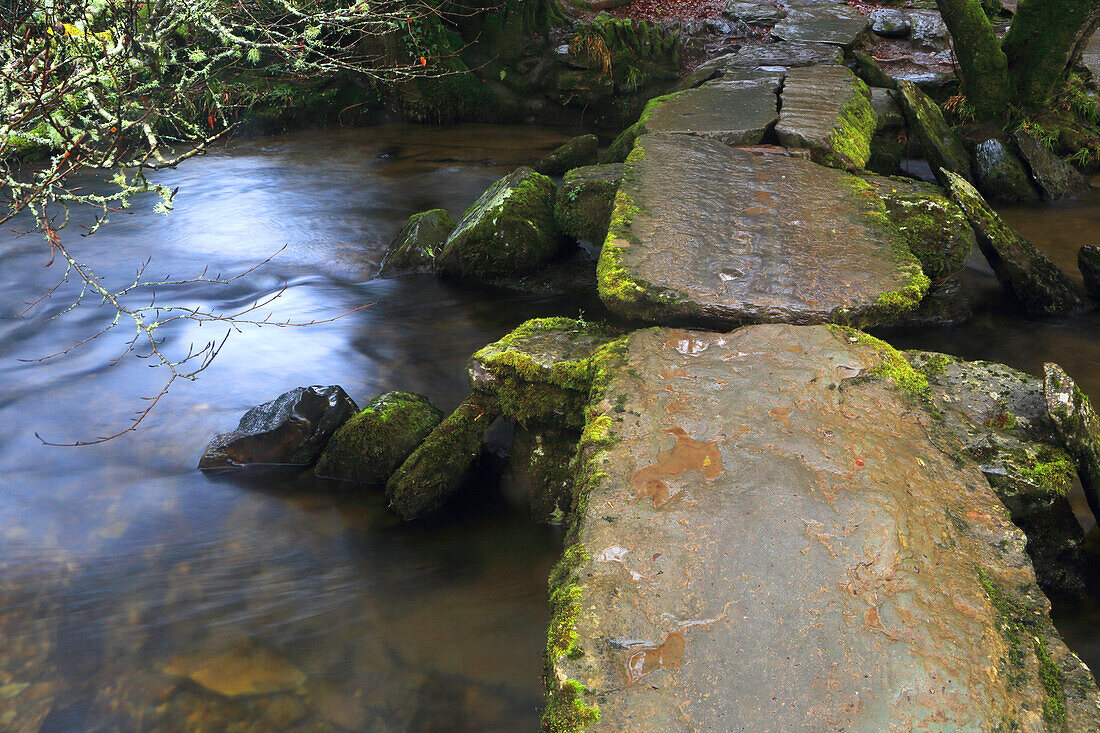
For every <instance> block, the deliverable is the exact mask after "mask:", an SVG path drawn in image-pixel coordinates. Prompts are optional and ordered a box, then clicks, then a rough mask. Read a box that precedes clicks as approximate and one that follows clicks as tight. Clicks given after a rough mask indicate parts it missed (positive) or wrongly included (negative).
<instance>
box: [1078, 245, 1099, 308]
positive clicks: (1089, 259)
mask: <svg viewBox="0 0 1100 733" xmlns="http://www.w3.org/2000/svg"><path fill="white" fill-rule="evenodd" d="M1077 269H1079V270H1080V271H1081V277H1083V278H1085V289H1086V290H1088V291H1089V295H1090V296H1092V299H1093V300H1100V247H1097V246H1096V245H1095V244H1086V245H1085V246H1084V247H1082V248H1081V249H1079V250H1077Z"/></svg>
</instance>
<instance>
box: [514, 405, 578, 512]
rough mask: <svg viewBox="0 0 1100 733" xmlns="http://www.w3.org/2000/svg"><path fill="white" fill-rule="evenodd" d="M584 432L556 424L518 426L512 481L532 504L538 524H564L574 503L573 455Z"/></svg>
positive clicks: (515, 438) (532, 510)
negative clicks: (581, 433)
mask: <svg viewBox="0 0 1100 733" xmlns="http://www.w3.org/2000/svg"><path fill="white" fill-rule="evenodd" d="M579 439H580V430H570V429H563V428H560V427H558V426H555V425H539V424H531V425H528V426H526V427H525V426H523V425H517V426H516V432H515V437H514V438H513V439H512V456H511V461H510V464H511V468H512V479H513V481H514V482H515V483H516V485H517V487H518V488H519V489H520V490H521V491H522V493H523V495H525V496H526V497H527V499H528V501H529V502H530V504H531V516H532V518H533V519H534V520H535V521H536V522H549V523H552V524H561V523H562V522H564V521H565V517H566V515H567V514H568V513H569V508H570V506H571V505H572V503H573V470H572V461H573V456H574V455H575V454H576V452H577V441H578V440H579Z"/></svg>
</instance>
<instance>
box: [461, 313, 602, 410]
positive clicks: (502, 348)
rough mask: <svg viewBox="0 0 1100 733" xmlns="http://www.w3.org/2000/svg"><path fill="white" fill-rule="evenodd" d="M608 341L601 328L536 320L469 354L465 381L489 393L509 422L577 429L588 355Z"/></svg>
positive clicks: (588, 373)
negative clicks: (467, 380) (530, 422)
mask: <svg viewBox="0 0 1100 733" xmlns="http://www.w3.org/2000/svg"><path fill="white" fill-rule="evenodd" d="M611 340H612V336H611V335H610V334H608V333H607V332H606V331H605V330H604V329H603V328H601V327H600V326H596V325H592V324H587V323H582V322H580V321H575V320H573V319H570V318H535V319H533V320H530V321H527V322H526V323H523V324H521V325H520V326H519V327H517V328H516V329H515V330H514V331H512V332H511V333H509V334H508V335H506V336H505V337H504V338H502V339H500V340H499V341H496V342H494V343H491V344H489V345H488V346H486V347H484V348H482V349H480V350H478V351H477V353H475V354H474V355H473V356H472V357H471V358H470V364H469V366H468V367H467V372H468V373H469V377H470V384H471V385H472V386H473V388H474V390H475V391H477V392H487V393H491V394H492V395H493V396H494V399H496V400H497V401H498V402H499V404H500V411H501V413H503V414H504V415H505V416H507V417H509V418H511V419H513V420H518V421H520V422H521V423H527V422H529V421H534V422H539V423H544V424H551V425H559V426H564V427H572V428H579V427H580V426H581V425H583V424H584V407H585V405H586V404H587V403H588V390H589V387H590V385H591V382H592V370H593V368H594V367H593V358H594V357H595V356H596V355H597V353H598V352H599V351H600V349H601V348H602V347H604V346H605V345H606V344H607V343H608V342H610V341H611Z"/></svg>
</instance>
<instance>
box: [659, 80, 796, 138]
mask: <svg viewBox="0 0 1100 733" xmlns="http://www.w3.org/2000/svg"><path fill="white" fill-rule="evenodd" d="M782 80H783V76H782V75H781V74H778V73H774V72H764V71H731V72H730V73H729V74H726V75H724V76H722V77H721V79H719V80H716V81H711V82H708V83H706V84H704V85H703V86H701V87H699V88H698V89H689V90H687V91H684V92H680V93H678V94H675V95H673V96H671V97H669V98H668V99H667V100H666V101H664V102H663V103H662V104H661V105H660V106H659V107H657V108H656V109H655V110H654V111H653V113H652V114H651V115H650V116H649V117H648V118H647V119H646V120H645V128H646V130H647V131H649V132H662V133H673V134H688V135H698V136H699V137H706V138H712V139H714V140H718V141H720V142H724V143H726V144H727V145H755V144H756V143H759V142H760V141H761V140H763V139H764V133H765V132H767V130H768V129H769V128H770V127H771V126H772V125H774V124H775V121H776V120H777V119H778V118H779V113H778V111H777V107H778V101H779V99H778V97H777V96H776V95H777V93H778V91H779V85H780V83H781V82H782Z"/></svg>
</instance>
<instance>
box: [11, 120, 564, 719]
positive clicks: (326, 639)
mask: <svg viewBox="0 0 1100 733" xmlns="http://www.w3.org/2000/svg"><path fill="white" fill-rule="evenodd" d="M564 137H565V136H564V135H563V133H561V132H560V131H554V130H545V129H537V128H503V127H491V126H464V127H460V128H454V129H450V130H440V129H433V128H427V127H418V126H394V127H382V128H375V129H370V130H359V131H334V132H308V133H300V134H294V135H289V136H285V137H269V138H262V139H257V140H252V141H244V142H239V143H235V144H233V145H232V146H230V147H229V148H228V149H224V150H219V151H215V152H213V153H211V154H210V155H208V156H206V157H204V158H201V159H196V160H193V161H189V162H187V163H186V164H184V165H183V166H181V167H180V169H179V170H177V171H173V172H170V173H168V174H166V175H164V176H162V178H161V179H160V180H162V181H164V182H165V183H168V184H170V185H172V186H179V187H180V192H179V195H178V199H177V205H176V210H175V211H174V212H172V213H171V214H170V215H168V216H161V215H158V214H155V213H153V212H152V210H151V207H152V203H153V202H152V201H148V200H147V201H139V202H136V207H135V210H134V213H133V214H130V215H122V214H116V215H113V216H112V217H111V218H112V221H111V222H110V223H109V224H108V225H107V226H106V228H104V229H103V230H102V231H101V232H99V233H98V234H96V235H94V236H92V237H88V238H81V237H79V236H77V230H76V229H75V228H70V229H69V230H67V231H68V238H67V240H66V241H67V243H68V244H69V245H70V246H71V247H73V248H74V249H75V250H76V252H77V254H78V255H79V256H80V258H82V259H83V260H84V261H86V262H89V263H91V264H93V265H94V266H95V267H96V268H97V270H98V272H99V273H100V274H101V275H104V276H106V277H108V278H109V279H110V280H111V281H113V282H114V283H115V284H116V285H122V284H125V282H126V279H127V278H132V277H133V273H134V269H135V267H136V266H137V265H138V264H139V263H140V262H141V261H142V260H143V259H145V258H150V259H151V264H150V265H149V268H148V270H147V274H149V275H150V276H151V277H152V278H153V279H159V278H161V277H163V276H164V275H165V274H166V273H171V274H172V275H173V276H175V277H188V276H190V275H194V274H198V273H199V272H201V271H202V270H203V269H204V268H207V267H208V268H209V274H213V273H215V272H220V273H222V274H231V273H235V272H239V271H242V270H245V269H247V268H249V267H251V266H252V265H254V264H256V263H257V262H259V261H261V260H263V259H264V258H266V257H268V256H269V255H271V254H272V253H274V252H276V251H277V250H279V249H280V248H281V247H282V246H283V245H286V249H285V250H283V251H282V252H281V253H279V254H278V256H276V257H275V259H274V260H273V261H272V262H271V263H270V264H268V265H266V266H264V267H263V268H261V269H260V270H259V271H257V272H255V273H253V274H251V275H249V276H248V277H245V278H242V279H241V280H237V281H235V282H233V283H232V284H230V285H224V286H209V285H208V286H203V287H198V286H195V287H188V288H185V289H184V290H183V291H182V292H181V293H179V294H178V295H177V296H176V299H177V302H183V303H186V304H190V305H193V306H204V307H211V308H216V309H219V310H223V311H224V310H231V309H234V308H239V307H241V306H243V305H246V304H248V303H251V302H253V301H255V300H256V299H258V298H263V297H265V296H268V295H271V294H273V293H277V292H278V291H279V290H280V289H281V288H282V287H283V286H284V285H285V286H286V287H287V290H286V292H285V293H284V294H283V295H282V296H281V297H280V298H278V299H277V301H275V303H274V304H273V305H272V307H271V308H270V309H268V310H272V311H274V320H285V319H287V318H290V319H293V320H297V321H303V320H312V319H326V318H329V317H331V316H333V315H337V314H340V313H343V312H345V311H348V310H350V309H353V308H356V307H358V306H361V305H365V304H371V305H369V307H366V308H363V309H362V310H359V311H356V312H354V313H352V314H350V315H347V316H345V317H343V318H340V319H338V320H335V321H332V322H329V323H323V324H321V325H316V326H311V327H308V328H276V327H265V328H260V329H247V328H246V329H245V330H244V332H243V333H239V334H234V335H233V336H231V337H230V339H229V340H228V342H227V343H226V345H225V347H224V349H223V350H222V352H221V354H220V356H219V357H218V358H217V360H216V361H215V362H214V364H213V366H211V367H210V369H209V370H207V371H206V372H205V373H204V374H203V375H202V378H201V379H200V380H199V381H197V382H194V383H182V384H177V385H176V386H175V387H173V388H172V390H171V391H170V392H169V393H168V394H167V396H166V397H165V398H164V399H163V400H162V401H161V404H159V405H158V406H157V408H156V410H155V411H154V412H153V413H152V414H151V415H150V417H149V418H148V419H147V420H146V421H145V423H144V424H143V425H142V427H141V429H140V430H139V431H137V432H135V433H130V434H128V435H125V436H123V437H121V438H118V439H116V440H113V441H110V442H108V443H105V444H102V445H97V446H91V447H79V448H73V447H51V446H47V445H43V443H42V442H41V441H40V440H39V439H38V438H36V437H35V433H38V434H39V435H41V436H42V438H43V439H45V440H47V441H50V442H72V441H80V440H87V439H90V438H94V437H96V436H98V435H104V434H110V433H113V432H115V431H117V430H119V429H121V428H123V427H125V426H126V424H127V421H128V419H129V416H130V415H131V414H132V413H133V412H134V410H136V409H140V408H141V407H142V406H143V403H142V401H141V397H142V396H145V395H153V394H156V392H157V391H158V390H159V388H160V385H161V384H162V382H163V379H164V378H165V375H164V374H162V373H161V372H162V371H163V370H161V369H150V368H148V367H147V366H146V362H144V361H142V360H138V359H134V358H125V359H123V360H122V361H121V362H119V363H118V364H117V365H113V366H112V365H111V360H112V359H113V358H114V357H116V356H117V355H118V354H119V353H121V352H122V351H123V350H124V347H125V343H124V342H125V340H126V338H128V337H129V336H130V335H132V332H131V333H127V332H125V330H124V329H125V326H121V327H120V329H119V334H118V335H117V336H114V335H112V334H108V335H106V336H103V337H100V338H98V339H96V340H94V341H92V342H91V343H89V344H88V345H86V346H84V347H82V348H81V349H80V350H77V351H75V352H74V353H72V354H71V355H69V356H68V357H65V358H60V359H57V360H51V361H46V362H42V363H25V362H22V361H20V360H23V359H35V358H37V357H41V356H44V355H47V354H50V353H53V352H56V351H58V350H60V349H64V348H67V347H68V346H70V345H71V344H72V343H73V342H74V341H75V340H77V339H81V338H85V337H87V336H89V335H91V334H92V333H94V332H96V331H97V330H98V329H100V328H102V327H103V326H104V325H106V324H107V323H108V322H109V319H110V317H111V315H112V314H111V313H110V312H109V311H110V309H107V308H95V307H82V308H78V309H77V310H75V311H73V312H71V313H68V314H65V315H64V316H62V317H60V318H57V319H56V320H49V319H50V317H51V316H53V315H57V314H58V313H59V312H60V311H62V310H63V309H64V308H65V307H66V305H67V304H68V303H69V302H70V301H71V297H72V296H73V294H74V292H75V290H74V289H73V288H71V287H69V288H63V289H62V290H61V291H59V292H58V293H56V294H55V295H54V296H53V298H51V299H50V300H49V301H47V302H45V303H44V304H43V305H41V306H39V307H38V308H35V309H33V310H31V311H30V312H29V313H28V314H27V316H26V317H24V318H15V317H14V316H16V314H18V313H19V312H20V311H21V310H23V307H24V306H23V305H22V303H23V302H24V301H29V300H32V299H34V298H37V297H38V296H39V295H41V294H42V293H43V292H44V291H45V290H46V289H47V288H48V287H49V286H50V285H51V284H52V283H53V282H54V281H55V279H56V277H57V276H58V275H59V272H58V270H59V268H60V264H59V263H55V264H54V265H53V266H51V267H44V265H45V264H46V262H47V261H48V259H49V256H48V255H49V253H48V251H47V249H46V248H45V247H44V246H43V244H42V243H41V240H40V238H38V237H36V236H34V235H28V236H22V237H21V236H17V234H16V233H12V232H7V231H5V232H4V233H3V234H0V292H2V293H3V294H4V298H3V302H2V305H0V316H3V318H0V466H2V467H3V469H2V471H3V472H2V479H0V486H2V488H0V730H5V731H7V730H14V731H24V730H30V731H37V730H39V729H41V730H42V731H60V732H64V733H71V732H72V731H86V730H104V731H108V730H109V731H115V730H117V731H138V730H140V731H153V730H164V731H180V730H194V731H217V730H249V731H272V730H317V731H344V730H348V731H389V730H393V731H491V730H497V731H517V730H534V729H535V728H536V727H537V716H538V713H539V708H540V706H541V705H542V684H541V680H540V674H541V666H542V658H541V655H542V648H543V644H544V643H545V641H544V640H545V631H546V624H547V619H548V615H549V612H548V608H547V600H546V579H547V577H548V573H549V570H550V567H551V565H552V563H553V561H554V560H555V559H556V556H557V554H558V552H559V543H560V537H558V535H557V533H556V532H555V531H554V530H552V529H551V528H548V527H545V526H538V525H535V524H533V523H532V522H531V521H530V519H529V517H528V515H527V514H526V513H525V511H524V510H523V509H522V508H519V507H509V505H508V504H507V503H506V502H502V501H498V500H495V499H494V498H492V496H490V497H489V498H487V499H485V500H483V501H476V500H471V501H468V502H467V504H466V505H465V506H464V507H463V508H462V509H461V514H462V516H461V517H460V518H456V519H452V520H450V521H439V522H436V523H435V524H434V525H432V526H401V525H400V524H398V523H397V522H396V521H395V520H394V519H393V517H392V516H391V515H390V513H389V512H388V511H387V510H386V509H385V507H384V503H383V501H382V499H381V498H380V497H379V496H378V495H377V494H368V495H366V496H363V495H361V494H359V493H358V492H351V493H349V492H348V491H343V492H341V491H339V490H338V489H339V487H335V488H336V489H337V490H334V486H333V485H332V484H321V483H320V482H318V481H316V480H315V479H312V478H311V477H310V475H309V474H308V473H306V474H301V475H298V474H294V473H281V474H280V473H272V474H268V475H259V476H228V477H227V476H217V477H210V476H204V475H202V474H200V473H198V472H196V471H195V470H193V469H194V466H195V464H196V462H197V460H198V458H199V455H200V453H201V451H202V448H203V446H204V444H205V443H206V441H207V440H208V439H209V438H210V437H211V436H212V435H213V434H215V433H218V432H225V431H227V430H231V429H232V428H234V427H235V426H236V422H237V420H238V418H239V417H240V415H241V414H242V413H243V412H244V411H245V410H246V409H248V408H249V407H250V406H252V405H255V404H257V403H260V402H264V401H266V400H269V399H272V398H273V397H275V396H276V395H278V394H280V393H281V392H283V391H286V390H287V389H290V388H293V387H295V386H298V385H303V384H304V385H308V384H340V385H342V386H343V387H344V388H345V389H346V390H347V391H348V393H349V394H351V395H352V396H353V398H354V399H356V400H357V401H358V402H359V404H360V405H362V404H365V402H366V401H367V400H368V399H369V398H370V397H371V396H373V395H374V394H376V393H378V392H381V391H385V390H388V389H398V388H399V389H408V390H412V391H418V392H422V393H424V394H426V395H428V396H429V397H430V398H431V399H432V400H433V401H434V402H435V403H436V405H437V406H439V407H440V408H441V409H450V408H453V407H454V406H455V405H456V404H457V403H458V402H459V401H460V400H461V399H462V398H463V397H464V393H465V390H466V383H465V376H464V375H465V369H464V366H465V361H466V359H467V357H468V356H469V355H470V354H471V353H472V352H473V351H475V350H476V349H477V348H479V347H480V346H482V345H484V344H486V343H488V342H490V341H492V340H494V339H496V338H498V337H499V336H500V335H502V334H504V333H505V332H507V331H508V330H509V329H510V328H511V327H513V326H514V325H516V324H517V323H519V322H520V321H522V320H524V319H526V318H530V317H535V316H540V315H548V314H563V315H574V316H575V315H577V312H578V309H579V308H581V307H583V306H582V305H581V304H578V303H575V302H566V301H563V300H562V299H554V298H546V297H523V296H515V295H506V294H500V293H493V292H483V291H478V290H477V289H459V288H457V287H453V286H449V285H447V284H443V283H440V282H438V281H436V280H435V279H434V278H430V277H411V278H402V279H396V280H385V281H382V280H371V278H372V277H373V275H374V274H375V272H376V271H377V268H378V264H379V261H380V259H381V257H382V255H383V254H384V252H385V249H386V246H387V244H388V242H389V240H390V238H391V237H392V236H393V235H394V233H396V231H397V230H398V229H399V228H400V227H401V225H402V224H403V223H404V220H405V218H406V217H407V216H408V215H409V214H411V213H413V212H416V211H420V210H424V209H428V208H434V207H443V208H446V209H447V210H449V211H450V212H451V213H452V214H453V215H458V214H460V213H461V212H462V210H463V209H464V208H465V207H466V206H468V205H469V204H470V203H471V202H472V201H473V200H474V199H475V198H476V197H477V196H479V195H480V194H481V192H482V191H484V189H485V188H486V187H487V186H488V185H489V184H490V183H491V182H492V181H494V180H495V179H496V178H499V177H500V176H501V175H503V174H504V173H506V172H508V171H509V170H511V169H513V168H514V167H515V166H517V165H520V164H526V163H529V162H530V161H531V160H532V159H536V158H538V157H539V156H541V155H543V154H545V151H546V150H547V149H552V148H553V147H555V146H556V145H558V144H560V142H561V141H562V140H563V139H564ZM89 185H94V183H92V182H89ZM163 297H164V296H162V302H163ZM265 312H266V311H265ZM177 325H178V326H179V327H170V328H167V329H166V332H165V333H164V334H163V336H164V337H165V348H167V349H169V350H170V351H172V352H173V353H177V354H182V353H183V351H181V350H186V348H187V345H188V344H189V343H191V342H196V343H200V344H201V343H204V342H206V341H207V340H209V339H212V338H220V337H221V336H222V335H223V334H224V332H225V329H224V328H223V327H218V326H217V324H208V325H205V326H202V327H199V326H197V325H196V324H193V323H190V322H182V323H180V324H177ZM494 490H495V487H493V486H489V485H487V486H486V487H485V493H486V494H489V495H491V494H492V492H493V491H494ZM210 688H213V689H218V690H221V691H222V692H226V693H228V694H225V695H219V694H215V693H214V692H212V691H211V690H210ZM256 689H264V690H275V691H276V692H275V694H270V695H261V696H247V695H239V696H234V695H235V693H236V692H240V691H249V690H256Z"/></svg>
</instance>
